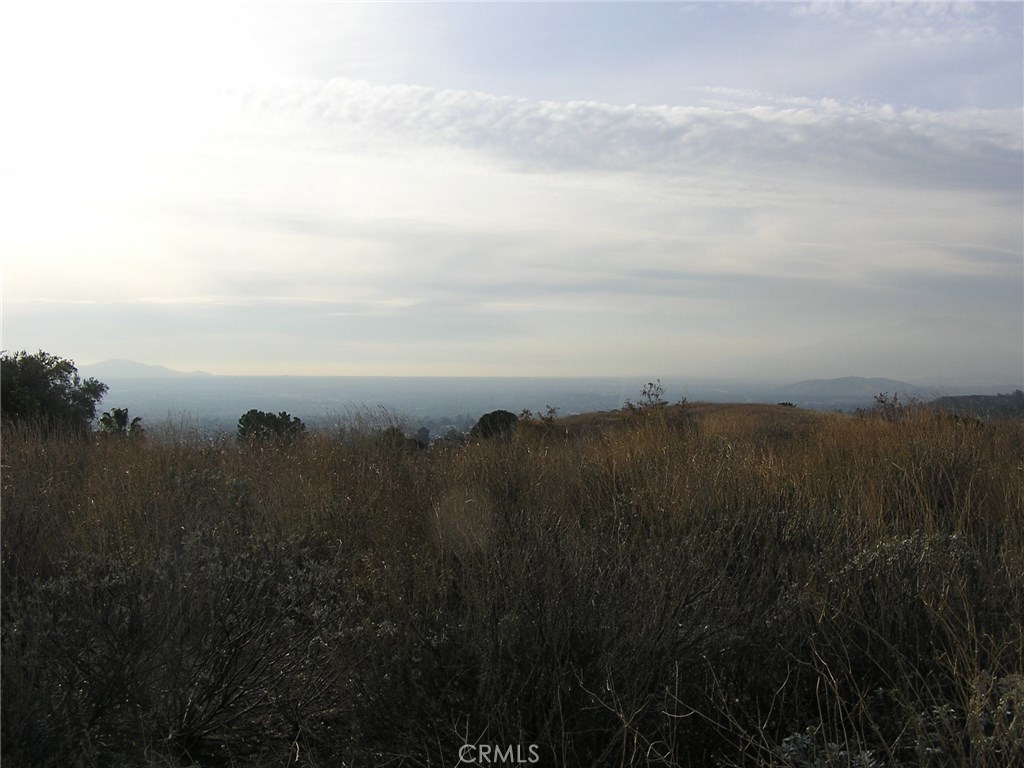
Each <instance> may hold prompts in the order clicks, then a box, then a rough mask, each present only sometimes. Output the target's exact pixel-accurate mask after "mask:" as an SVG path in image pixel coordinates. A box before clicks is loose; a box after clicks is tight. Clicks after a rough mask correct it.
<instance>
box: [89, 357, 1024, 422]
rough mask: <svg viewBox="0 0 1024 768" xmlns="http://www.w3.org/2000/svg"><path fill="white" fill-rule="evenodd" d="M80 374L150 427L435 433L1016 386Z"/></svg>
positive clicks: (135, 366) (132, 368)
mask: <svg viewBox="0 0 1024 768" xmlns="http://www.w3.org/2000/svg"><path fill="white" fill-rule="evenodd" d="M79 371H80V373H81V374H82V376H83V377H90V376H91V377H95V378H97V379H99V380H100V381H102V382H104V383H105V384H107V385H108V386H109V390H108V392H107V394H106V396H105V397H104V398H103V401H102V402H101V404H100V410H101V411H102V410H107V409H109V408H115V407H116V408H128V410H129V411H130V413H131V415H132V416H141V417H142V418H143V419H144V421H145V422H146V423H147V425H148V426H150V427H155V426H157V425H160V424H189V425H192V426H195V427H198V428H200V429H202V430H203V431H212V432H217V431H233V430H234V428H235V425H236V423H237V422H238V418H239V417H240V416H241V415H242V414H243V413H245V412H246V411H247V410H249V409H251V408H256V409H259V410H263V411H270V412H275V413H277V412H280V411H286V412H288V413H289V414H291V415H293V416H298V417H299V418H301V419H302V420H303V421H304V422H305V423H306V424H307V425H309V426H310V427H330V426H332V425H336V424H337V425H344V424H347V423H351V422H352V421H353V420H358V421H361V422H363V423H365V422H367V421H370V422H371V423H388V424H399V425H401V426H403V427H404V428H405V429H407V430H409V431H410V432H415V431H417V430H420V429H428V430H430V433H431V435H433V436H440V435H443V434H446V433H447V432H448V431H450V430H452V429H454V430H456V431H460V432H462V431H466V430H468V429H469V428H470V427H472V425H473V424H474V423H475V422H476V420H477V419H478V418H479V417H480V416H481V415H482V414H484V413H487V412H488V411H492V410H496V409H499V408H501V409H504V410H508V411H512V412H513V413H517V414H518V413H521V412H522V411H524V410H529V411H531V412H533V413H538V414H544V413H547V412H548V411H549V409H555V411H557V414H558V415H560V416H569V415H572V414H575V413H588V412H594V411H607V410H615V409H618V408H622V407H623V406H624V405H625V404H626V403H627V401H629V402H638V401H639V400H640V399H641V391H642V389H643V388H644V385H645V384H647V382H648V381H660V385H661V387H662V389H663V393H664V394H663V397H664V399H665V400H666V401H667V402H669V403H675V402H679V401H681V400H683V399H686V400H687V401H690V402H695V401H710V402H736V403H775V402H790V403H793V404H794V405H796V406H798V407H803V408H811V409H815V410H830V411H836V410H840V411H852V410H855V409H857V408H865V407H870V406H871V405H872V403H873V402H874V398H875V396H876V395H878V394H880V393H883V392H884V393H888V394H890V395H891V394H899V395H900V397H903V398H914V399H918V400H932V399H935V398H938V397H942V396H950V395H966V394H973V395H994V394H998V393H1005V392H1012V391H1014V390H1016V389H1020V388H1021V385H1022V383H1021V382H1006V383H1002V384H1000V383H985V382H977V383H970V382H966V383H963V384H957V385H944V386H939V385H928V384H921V383H908V382H904V381H897V380H893V379H884V378H864V377H855V376H850V377H846V378H840V379H823V380H811V381H801V382H794V383H788V384H787V383H778V382H759V381H749V380H744V381H737V380H710V379H682V378H673V377H665V378H661V379H660V380H659V379H656V378H654V377H651V378H639V377H621V378H614V377H609V378H564V379H563V378H530V377H522V378H519V377H516V378H454V377H452V378H448V377H336V376H214V375H210V374H206V373H199V372H196V373H183V372H179V371H174V370H171V369H168V368H164V367H162V366H153V365H145V364H142V363H136V362H133V361H125V360H111V361H106V362H103V363H97V364H95V365H83V366H80V367H79Z"/></svg>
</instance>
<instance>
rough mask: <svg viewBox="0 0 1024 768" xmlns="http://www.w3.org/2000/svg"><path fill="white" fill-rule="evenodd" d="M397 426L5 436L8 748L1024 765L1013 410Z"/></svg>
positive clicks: (11, 751)
mask: <svg viewBox="0 0 1024 768" xmlns="http://www.w3.org/2000/svg"><path fill="white" fill-rule="evenodd" d="M385 434H387V433H385ZM393 438H394V435H393V433H392V434H391V439H382V438H381V437H380V436H379V435H376V434H374V433H373V432H372V430H369V429H367V430H362V431H360V430H341V431H339V430H333V431H331V432H323V433H318V434H311V435H307V436H306V437H305V438H304V439H302V440H300V441H297V442H294V443H292V444H290V445H262V446H260V445H250V446H239V445H237V444H236V443H235V442H234V441H225V442H217V441H213V442H211V441H210V440H208V439H204V438H201V437H200V436H198V435H197V434H194V433H189V432H188V431H187V430H184V431H177V432H172V433H168V434H165V435H164V436H163V437H162V438H160V439H152V438H151V439H150V440H148V441H147V442H144V443H133V442H130V441H118V440H107V441H100V442H95V443H85V442H82V441H80V440H76V439H73V438H68V439H58V438H53V437H52V436H51V437H44V435H42V434H41V433H38V432H34V431H32V430H31V429H25V428H11V429H7V430H6V431H5V433H4V436H3V465H4V467H3V498H2V501H3V507H2V531H0V546H2V552H3V561H2V574H0V576H2V580H3V581H2V585H3V604H2V611H3V628H2V635H3V664H2V674H3V722H2V725H3V731H2V750H3V759H4V760H5V762H9V763H10V764H11V765H63V764H78V765H111V764H152V765H195V764H202V765H207V764H221V765H288V764H296V765H312V766H328V765H329V766H337V765H351V766H364V765H365V766H369V765H406V766H434V765H453V764H456V763H457V762H458V757H459V748H460V747H461V746H463V745H464V744H467V743H472V744H491V745H520V746H521V747H522V749H523V752H522V754H524V755H529V754H531V753H529V752H527V751H526V748H527V746H528V745H535V746H536V748H537V754H538V755H539V758H540V763H539V764H541V765H565V766H575V765H578V766H626V765H628V766H634V765H636V766H641V765H661V766H748V765H749V766H755V765H756V766H869V765H877V766H881V765H887V766H965V767H966V766H1008V765H1012V764H1014V763H1015V761H1024V748H1022V746H1021V745H1022V744H1024V714H1022V701H1024V650H1022V645H1024V644H1022V640H1021V638H1022V637H1024V520H1022V510H1024V424H1022V423H1021V422H1019V421H1018V422H999V423H986V424H982V423H978V422H966V421H962V420H959V421H958V420H955V419H949V418H943V417H938V416H935V415H932V414H925V413H916V414H915V413H911V414H907V415H905V417H904V418H901V419H897V420H882V419H875V418H855V417H848V416H840V415H827V414H815V413H809V412H804V411H799V410H796V409H792V408H782V407H774V406H772V407H768V406H704V405H690V406H686V407H685V408H671V407H662V408H650V409H640V410H638V411H637V412H635V413H623V414H617V415H614V416H608V417H605V418H604V419H603V420H602V419H598V418H591V419H588V420H583V419H578V418H577V419H567V420H563V421H555V422H554V423H546V422H540V421H538V422H535V423H524V424H521V425H520V427H519V428H518V429H517V430H516V432H515V434H514V435H513V436H512V437H511V438H509V439H492V440H486V441H479V442H476V443H469V444H456V443H449V442H440V443H437V444H435V445H434V446H433V447H432V448H431V449H430V450H417V449H416V448H415V447H413V446H412V444H411V443H410V442H408V441H402V440H398V439H393Z"/></svg>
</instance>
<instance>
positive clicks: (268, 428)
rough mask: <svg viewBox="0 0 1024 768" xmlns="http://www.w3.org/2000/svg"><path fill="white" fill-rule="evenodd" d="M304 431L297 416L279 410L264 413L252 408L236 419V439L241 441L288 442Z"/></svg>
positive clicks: (304, 428)
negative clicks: (278, 411) (277, 411)
mask: <svg viewBox="0 0 1024 768" xmlns="http://www.w3.org/2000/svg"><path fill="white" fill-rule="evenodd" d="M305 431H306V425H305V424H303V423H302V419H300V418H299V417H298V416H292V415H291V414H289V413H286V412H284V411H281V412H280V413H266V412H264V411H258V410H256V409H255V408H253V409H252V410H251V411H246V412H245V413H244V414H242V417H241V418H240V419H239V420H238V430H237V433H238V439H239V441H241V442H252V441H257V442H267V441H271V440H273V441H278V442H288V441H291V440H294V439H295V438H296V437H298V436H300V435H301V434H303V433H304V432H305Z"/></svg>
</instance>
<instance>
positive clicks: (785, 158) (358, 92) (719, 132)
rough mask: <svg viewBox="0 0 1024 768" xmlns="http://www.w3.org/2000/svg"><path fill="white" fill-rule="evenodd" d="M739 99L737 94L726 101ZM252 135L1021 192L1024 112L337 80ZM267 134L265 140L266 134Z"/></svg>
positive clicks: (508, 159)
mask: <svg viewBox="0 0 1024 768" xmlns="http://www.w3.org/2000/svg"><path fill="white" fill-rule="evenodd" d="M725 95H727V96H728V95H729V94H725ZM240 101H241V104H242V106H243V110H244V112H245V113H246V114H247V115H248V117H249V118H250V119H251V120H253V121H254V122H253V124H252V125H253V127H254V129H255V130H264V129H266V128H270V129H271V130H273V131H280V132H283V133H284V134H285V135H288V136H291V137H292V138H293V140H299V141H304V142H308V143H309V145H310V146H315V147H319V148H321V149H325V150H331V151H337V152H371V151H373V152H381V151H388V150H397V149H398V148H408V147H410V146H412V147H418V148H420V149H421V150H423V151H427V150H430V149H431V148H434V149H449V150H457V151H462V152H472V153H476V154H478V155H480V156H483V157H486V158H490V159H491V160H492V161H493V162H496V163H500V164H502V165H503V166H504V167H507V168H511V169H514V170H516V171H520V172H546V173H581V172H582V173H588V172H606V173H607V172H612V173H647V174H659V175H670V176H676V177H679V178H686V177H688V176H691V175H696V174H700V175H713V176H725V175H735V174H740V175H744V176H752V177H758V178H774V179H777V180H778V181H780V182H786V181H788V180H789V179H791V178H793V177H798V178H815V179H822V180H830V181H833V182H836V183H854V184H867V185H870V184H880V183H881V184H890V185H891V184H898V185H903V186H907V187H927V188H935V187H940V188H951V189H963V188H970V189H979V190H991V191H996V192H1008V191H1016V190H1019V188H1020V185H1021V179H1022V171H1021V167H1022V154H1021V150H1022V138H1021V128H1020V126H1021V121H1022V115H1024V113H1022V111H1021V110H1020V109H1005V110H982V109H972V110H955V111H934V110H921V109H915V108H906V109H896V108H894V107H893V106H891V105H887V104H871V103H840V102H838V101H836V100H831V99H825V100H810V99H788V100H786V99H773V100H769V99H765V100H764V101H763V102H762V103H760V104H754V105H751V104H750V103H749V95H748V99H747V102H748V103H736V102H733V103H729V102H728V101H726V102H721V101H720V102H718V103H717V104H715V105H714V106H700V107H678V106H655V107H650V106H647V107H643V106H636V105H628V106H619V105H612V104H604V103H598V102H564V103H563V102H550V101H531V100H526V99H513V98H508V97H502V96H496V95H492V94H487V93H481V92H469V91H452V90H440V89H432V88H427V87H422V86H409V85H383V86H382V85H370V84H368V83H366V82H361V81H353V80H344V79H335V80H330V81H325V82H304V83H291V84H288V85H284V86H281V87H279V88H277V89H273V90H261V91H248V92H244V93H241V94H240ZM257 126H259V127H257Z"/></svg>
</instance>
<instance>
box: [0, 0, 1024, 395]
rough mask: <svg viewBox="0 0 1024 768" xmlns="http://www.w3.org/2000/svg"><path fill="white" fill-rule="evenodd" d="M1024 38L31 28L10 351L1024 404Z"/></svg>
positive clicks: (143, 21)
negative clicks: (861, 389)
mask: <svg viewBox="0 0 1024 768" xmlns="http://www.w3.org/2000/svg"><path fill="white" fill-rule="evenodd" d="M1022 16H1024V5H1022V4H1021V3H977V4H966V3H963V4H927V3H926V4H917V3H900V4H875V3H872V4H858V3H854V4H831V3H823V4H813V5H805V4H797V3H757V4H746V3H727V4H705V3H687V4H675V3H665V4H642V5H630V4H617V3H609V4H402V3H396V4H391V3H387V4H374V3H365V4H361V3H310V4H285V3H260V4H249V3H209V4H203V5H200V4H184V5H179V4H174V5H171V4H156V5H151V6H150V5H143V4H109V3H107V4H102V3H101V4H98V5H92V4H90V5H88V6H81V7H80V6H77V5H73V4H28V3H22V4H17V5H16V6H14V7H12V8H10V9H6V10H5V11H4V13H3V24H2V25H0V26H2V27H3V30H2V31H0V35H2V39H0V62H2V64H3V67H4V72H5V85H6V89H5V90H6V91H7V92H8V93H7V100H8V109H7V110H6V113H7V115H8V116H9V117H8V120H7V121H5V125H4V126H3V127H2V128H0V137H2V138H3V150H2V153H3V154H2V161H0V174H2V176H3V178H4V182H3V183H2V187H0V189H2V190H3V192H2V195H3V198H2V204H3V211H4V220H5V221H4V224H3V225H2V226H0V252H2V254H3V287H2V295H3V318H2V319H3V328H2V336H3V338H2V343H3V347H4V348H5V349H7V350H8V351H16V350H21V349H26V350H27V351H29V352H34V351H36V350H38V349H44V350H46V351H47V352H50V353H53V354H57V355H60V356H62V357H67V358H71V359H74V360H75V361H76V362H77V363H78V364H79V365H88V364H91V363H96V362H99V361H102V360H108V359H131V360H138V361H142V362H145V363H149V364H159V365H164V366H167V367H170V368H174V369H177V370H182V371H192V370H203V371H208V372H211V373H215V374H250V375H273V374H294V375H337V376H347V375H380V376H401V375H407V376H511V375H515V376H528V377H546V376H556V377H566V376H639V377H645V376H646V377H650V378H654V377H662V378H668V377H678V376H693V377H723V378H740V377H746V378H755V379H777V380H790V381H799V380H802V379H819V378H820V379H824V378H832V377H841V376H847V375H858V376H865V377H888V378H893V379H900V380H907V381H915V380H925V379H941V380H947V381H948V380H957V379H959V380H970V381H976V380H988V381H1006V382H1009V383H1012V382H1017V381H1021V380H1022V378H1024V103H1022V102H1024V98H1022V94H1024V42H1022V41H1024V27H1022ZM12 118H13V119H12Z"/></svg>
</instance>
